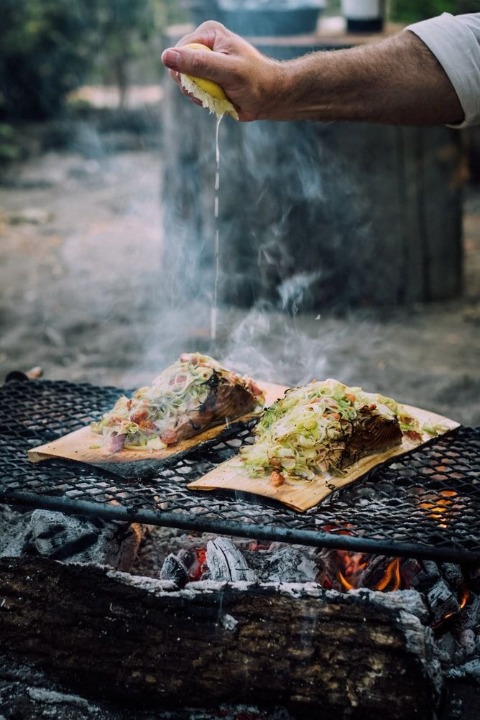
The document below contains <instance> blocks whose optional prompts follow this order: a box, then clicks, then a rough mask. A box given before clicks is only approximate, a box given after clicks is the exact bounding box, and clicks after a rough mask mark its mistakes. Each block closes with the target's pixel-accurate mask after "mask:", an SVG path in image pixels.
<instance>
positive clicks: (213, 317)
mask: <svg viewBox="0 0 480 720" xmlns="http://www.w3.org/2000/svg"><path fill="white" fill-rule="evenodd" d="M221 120H222V118H221V117H219V118H218V119H217V127H216V131H215V201H214V218H215V241H214V246H213V263H214V280H213V296H212V307H211V310H210V340H211V342H212V343H214V342H215V340H216V339H217V314H218V313H217V305H218V276H219V273H220V232H219V227H218V225H219V199H218V194H219V190H220V142H219V130H220V122H221Z"/></svg>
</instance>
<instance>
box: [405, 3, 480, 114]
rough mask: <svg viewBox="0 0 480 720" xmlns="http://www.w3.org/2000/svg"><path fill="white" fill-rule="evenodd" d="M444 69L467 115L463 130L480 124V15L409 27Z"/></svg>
mask: <svg viewBox="0 0 480 720" xmlns="http://www.w3.org/2000/svg"><path fill="white" fill-rule="evenodd" d="M406 30H409V31H410V32H413V33H415V35H418V37H419V38H420V39H421V40H422V41H423V42H424V43H425V45H426V46H427V47H428V48H429V49H430V50H431V52H432V53H433V54H434V55H435V57H436V58H437V60H438V62H439V63H440V65H442V67H443V69H444V70H445V72H446V74H447V75H448V77H449V79H450V82H451V83H452V85H453V87H454V89H455V92H456V93H457V95H458V99H459V100H460V104H461V105H462V108H463V111H464V113H465V119H464V121H463V123H461V124H460V125H454V126H452V127H456V128H462V127H468V126H470V125H478V124H480V13H469V14H468V15H456V16H453V15H450V13H443V14H442V15H439V16H438V17H435V18H431V19H429V20H422V21H421V22H418V23H415V24H413V25H409V26H408V27H407V28H406Z"/></svg>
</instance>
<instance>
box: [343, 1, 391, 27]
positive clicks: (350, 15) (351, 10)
mask: <svg viewBox="0 0 480 720" xmlns="http://www.w3.org/2000/svg"><path fill="white" fill-rule="evenodd" d="M342 13H343V16H344V18H345V20H346V22H347V32H351V33H374V32H381V31H382V30H383V22H384V17H385V0H342Z"/></svg>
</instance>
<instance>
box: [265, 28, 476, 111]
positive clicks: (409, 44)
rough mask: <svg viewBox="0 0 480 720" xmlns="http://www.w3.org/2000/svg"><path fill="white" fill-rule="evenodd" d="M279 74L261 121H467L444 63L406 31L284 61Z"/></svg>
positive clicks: (267, 94)
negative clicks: (443, 66) (370, 42)
mask: <svg viewBox="0 0 480 720" xmlns="http://www.w3.org/2000/svg"><path fill="white" fill-rule="evenodd" d="M276 74H277V79H276V81H275V86H276V88H277V91H276V92H275V93H272V94H271V98H270V102H268V103H266V105H265V107H264V108H263V109H262V108H260V111H259V115H258V117H259V119H261V118H264V119H278V120H296V119H316V120H324V121H329V120H355V121H369V122H381V123H389V124H410V125H440V124H456V123H460V122H462V120H463V110H462V107H461V105H460V102H459V100H458V97H457V95H456V93H455V91H454V89H453V87H452V85H451V83H450V80H449V79H448V77H447V75H446V74H445V72H444V71H443V69H442V67H441V65H440V64H439V63H438V61H437V60H436V58H435V56H434V55H432V53H431V52H430V50H429V49H428V48H427V47H426V46H425V45H424V44H423V42H422V41H421V40H420V39H419V38H418V37H417V36H416V35H414V34H413V33H410V32H408V31H404V32H402V33H399V34H398V35H396V36H394V37H392V38H388V39H386V40H382V41H380V42H376V43H373V44H367V45H362V46H359V47H356V48H350V49H348V50H335V51H323V52H316V53H312V54H309V55H306V56H304V57H302V58H298V59H296V60H291V61H287V62H285V63H280V64H279V65H278V66H277V72H276ZM266 97H269V93H268V92H267V93H266Z"/></svg>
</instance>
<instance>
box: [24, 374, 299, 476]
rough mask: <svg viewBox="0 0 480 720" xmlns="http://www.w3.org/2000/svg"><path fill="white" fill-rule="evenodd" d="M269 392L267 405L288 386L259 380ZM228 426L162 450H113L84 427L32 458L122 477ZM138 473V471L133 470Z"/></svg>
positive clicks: (181, 451) (36, 450) (180, 452)
mask: <svg viewBox="0 0 480 720" xmlns="http://www.w3.org/2000/svg"><path fill="white" fill-rule="evenodd" d="M257 384H258V385H259V386H260V387H261V388H262V390H263V391H264V393H265V405H266V406H268V405H271V404H272V403H273V402H274V401H275V400H277V399H278V398H279V397H282V396H283V394H284V392H285V390H286V388H285V387H284V386H283V385H275V384H273V383H264V382H259V383H257ZM252 417H255V415H253V414H250V415H245V416H243V417H242V418H237V419H236V420H235V421H233V422H239V421H240V420H243V421H246V420H248V419H251V418H252ZM227 427H228V425H225V424H223V425H216V426H215V427H212V428H209V429H208V430H205V431H204V432H202V433H200V434H199V435H196V436H195V437H192V438H188V439H187V440H183V441H182V442H179V443H177V444H176V445H170V446H169V447H167V448H164V449H162V450H144V449H141V448H139V449H138V450H126V449H123V450H120V451H119V452H116V453H112V452H111V450H110V449H109V443H104V442H103V438H102V436H101V435H98V434H97V433H94V432H93V431H92V430H91V429H90V426H89V425H88V426H86V427H83V428H80V429H79V430H75V431H74V432H71V433H68V434H67V435H63V436H62V437H60V438H58V440H54V441H52V442H49V443H45V444H43V445H39V446H37V447H34V448H31V449H30V450H28V459H29V460H30V462H33V463H37V462H41V461H43V460H50V459H52V458H62V459H64V460H74V461H76V462H82V463H86V464H87V465H94V466H96V467H101V468H105V469H108V470H112V471H114V472H115V473H116V474H117V475H120V476H122V477H126V478H128V477H130V476H131V475H132V471H133V470H134V466H137V467H138V469H139V470H141V468H142V463H143V467H144V468H151V467H152V466H154V465H155V463H158V462H161V461H164V460H167V459H173V458H174V457H176V456H181V455H184V454H186V453H187V452H189V451H190V450H192V449H193V448H198V446H199V445H202V443H205V442H208V441H210V440H212V439H214V438H216V437H218V436H219V435H220V434H221V433H222V432H223V431H224V430H225V429H226V428H227ZM133 474H134V475H135V472H133Z"/></svg>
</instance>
